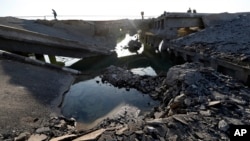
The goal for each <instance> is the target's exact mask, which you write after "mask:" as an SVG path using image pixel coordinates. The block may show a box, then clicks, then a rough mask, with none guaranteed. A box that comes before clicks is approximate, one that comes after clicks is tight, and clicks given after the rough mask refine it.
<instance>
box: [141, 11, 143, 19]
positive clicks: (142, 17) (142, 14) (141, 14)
mask: <svg viewBox="0 0 250 141" xmlns="http://www.w3.org/2000/svg"><path fill="white" fill-rule="evenodd" d="M141 19H142V20H143V19H144V12H143V11H142V12H141Z"/></svg>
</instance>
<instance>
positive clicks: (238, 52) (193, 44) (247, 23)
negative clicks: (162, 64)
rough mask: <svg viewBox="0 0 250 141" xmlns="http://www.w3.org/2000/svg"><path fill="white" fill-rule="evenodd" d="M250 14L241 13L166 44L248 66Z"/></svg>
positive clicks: (249, 56)
mask: <svg viewBox="0 0 250 141" xmlns="http://www.w3.org/2000/svg"><path fill="white" fill-rule="evenodd" d="M249 27H250V15H249V14H242V15H239V16H237V18H235V19H233V20H231V21H225V22H223V23H221V24H218V25H215V26H212V27H209V28H205V29H204V30H202V31H200V32H197V33H194V34H190V35H188V36H184V37H183V38H178V39H176V40H172V41H171V42H170V44H168V45H167V46H169V45H170V46H174V47H180V48H183V49H185V50H188V51H192V52H197V53H202V54H209V56H213V57H218V58H223V59H226V60H229V61H232V62H234V63H237V64H241V65H245V66H249V62H250V28H249Z"/></svg>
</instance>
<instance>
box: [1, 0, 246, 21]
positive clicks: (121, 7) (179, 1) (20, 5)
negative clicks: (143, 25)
mask: <svg viewBox="0 0 250 141" xmlns="http://www.w3.org/2000/svg"><path fill="white" fill-rule="evenodd" d="M0 4H1V6H0V17H4V16H40V17H35V18H42V17H44V16H48V17H49V16H52V11H51V9H52V8H53V9H55V10H56V12H57V14H58V19H60V18H69V17H71V18H75V19H77V18H79V17H77V16H82V17H81V18H82V19H85V18H86V19H87V18H99V19H101V18H103V16H102V15H105V16H107V17H109V18H111V17H112V16H116V15H119V18H140V13H141V11H144V13H145V14H144V15H145V17H157V16H159V15H160V14H162V13H163V12H164V11H167V12H186V11H187V10H188V8H189V7H190V8H191V9H196V11H197V12H199V13H221V12H230V13H234V12H250V0H0ZM68 15H74V16H76V17H74V16H68ZM93 15H95V16H93ZM136 16H137V17H136Z"/></svg>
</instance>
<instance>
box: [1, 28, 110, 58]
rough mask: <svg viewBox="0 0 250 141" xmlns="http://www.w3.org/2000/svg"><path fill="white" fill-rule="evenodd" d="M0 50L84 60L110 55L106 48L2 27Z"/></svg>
mask: <svg viewBox="0 0 250 141" xmlns="http://www.w3.org/2000/svg"><path fill="white" fill-rule="evenodd" d="M0 43H1V44H0V49H1V50H6V51H20V52H25V53H36V54H48V55H58V56H68V57H79V58H84V57H88V56H95V55H105V54H109V51H108V50H107V49H104V48H97V47H96V46H94V45H91V44H83V43H79V42H77V41H71V40H67V39H62V38H58V37H52V36H49V35H45V34H40V33H37V32H32V31H28V30H23V29H18V28H14V27H9V26H4V25H0Z"/></svg>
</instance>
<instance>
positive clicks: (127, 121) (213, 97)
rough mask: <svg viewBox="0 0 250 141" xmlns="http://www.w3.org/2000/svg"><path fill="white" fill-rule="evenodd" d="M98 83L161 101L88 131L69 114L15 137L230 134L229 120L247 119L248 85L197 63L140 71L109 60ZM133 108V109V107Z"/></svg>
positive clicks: (152, 139) (150, 139) (146, 140)
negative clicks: (164, 70) (142, 111)
mask: <svg viewBox="0 0 250 141" xmlns="http://www.w3.org/2000/svg"><path fill="white" fill-rule="evenodd" d="M102 80H103V83H107V82H110V83H111V84H113V85H115V86H117V87H125V88H127V89H128V90H129V88H131V87H133V88H136V89H138V90H140V91H142V92H144V93H147V94H149V95H150V96H152V97H153V98H154V99H157V100H160V101H161V104H160V105H159V106H157V107H155V108H153V109H152V111H151V112H150V113H148V114H146V115H140V114H136V115H135V114H133V115H132V116H131V114H132V113H131V112H129V110H126V108H125V110H124V113H120V115H119V116H116V117H113V118H107V119H105V120H103V121H102V122H101V123H100V124H99V125H98V126H96V127H95V128H93V129H91V130H88V131H84V130H82V131H80V130H77V129H76V128H75V125H76V124H77V123H76V122H75V121H74V119H65V118H63V117H52V118H51V119H50V121H48V124H47V125H46V126H43V127H40V128H37V129H34V131H33V132H23V133H20V134H18V135H16V140H22V139H25V138H26V139H29V140H32V138H33V139H34V138H39V139H40V140H49V139H52V138H54V139H52V140H53V141H57V140H62V139H67V140H74V141H80V140H90V139H94V140H98V141H104V140H135V141H137V140H142V141H156V140H158V141H164V140H173V141H175V140H180V141H181V140H190V141H191V140H229V128H230V126H231V125H249V124H250V121H249V117H250V103H249V102H250V101H249V99H250V96H249V93H250V89H249V88H248V87H246V86H244V85H243V84H241V83H239V82H237V81H236V80H234V79H233V78H231V77H229V76H225V75H222V74H220V73H218V72H216V71H214V70H213V69H211V68H207V67H203V66H202V65H201V64H198V63H186V64H183V65H178V66H174V67H172V68H170V70H169V71H168V72H167V74H165V75H164V74H162V75H160V76H139V75H136V74H133V73H131V72H130V71H128V70H126V69H123V68H117V67H114V66H111V67H109V68H107V70H106V72H105V73H104V74H103V76H102ZM133 113H135V112H133Z"/></svg>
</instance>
